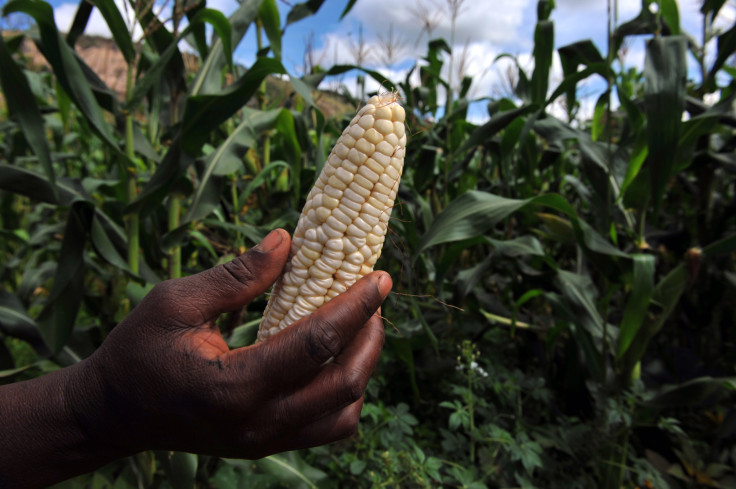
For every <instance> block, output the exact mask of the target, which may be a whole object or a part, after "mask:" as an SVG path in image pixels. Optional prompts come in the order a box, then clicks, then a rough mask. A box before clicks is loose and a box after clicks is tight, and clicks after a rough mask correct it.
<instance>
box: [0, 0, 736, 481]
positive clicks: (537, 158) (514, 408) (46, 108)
mask: <svg viewBox="0 0 736 489" xmlns="http://www.w3.org/2000/svg"><path fill="white" fill-rule="evenodd" d="M611 1H612V3H611V2H609V7H610V6H617V5H618V2H617V1H615V0H611ZM130 3H131V5H132V6H135V7H136V8H135V9H134V10H135V16H134V17H133V19H132V22H133V23H134V24H135V25H136V26H137V27H136V28H135V29H133V28H132V27H131V28H128V26H127V24H126V20H125V18H124V13H122V12H121V11H119V9H118V6H117V4H116V3H115V2H112V1H109V0H99V1H95V2H92V3H89V2H85V1H82V2H80V3H79V6H78V8H77V11H76V14H75V18H74V22H73V23H72V24H71V27H70V29H69V32H61V31H60V27H59V26H58V25H57V24H56V21H55V19H54V15H53V9H52V7H51V5H50V4H48V3H46V2H44V1H43V0H7V1H6V2H4V3H3V6H2V15H3V19H5V21H9V20H8V19H12V18H15V17H14V16H20V15H22V16H25V17H24V18H26V19H28V22H29V28H28V29H20V30H12V31H11V30H10V29H5V28H3V32H2V38H1V39H0V82H1V83H2V85H1V86H2V94H1V95H2V96H1V97H0V340H1V341H0V383H2V384H8V383H12V382H17V381H22V380H26V379H31V378H34V377H38V376H40V375H43V374H45V373H48V372H50V371H53V370H56V369H58V368H60V367H65V366H70V365H73V364H75V363H76V362H79V361H80V360H81V359H84V358H87V357H88V356H90V355H91V354H92V353H93V352H94V351H95V350H96V349H97V348H98V347H99V346H100V345H101V344H102V341H103V340H104V338H105V337H106V336H107V335H108V334H109V333H110V331H111V330H112V329H113V328H114V327H115V326H116V324H118V322H120V321H121V320H122V319H123V318H124V317H126V316H127V315H128V314H129V313H130V311H131V310H132V309H133V308H134V307H135V306H136V305H137V304H138V303H139V302H140V301H141V299H142V298H143V297H144V296H145V294H146V293H147V292H148V291H150V290H151V289H152V288H153V286H154V285H155V284H157V283H159V282H162V281H164V280H167V279H173V278H178V277H181V276H186V275H190V274H194V273H197V272H200V271H202V270H205V269H208V268H210V267H213V266H215V265H217V264H221V263H224V262H227V261H229V260H231V259H232V258H233V257H235V256H238V255H240V254H242V253H243V252H245V251H246V250H248V249H249V248H251V247H253V246H254V245H256V244H257V243H259V242H260V241H261V239H262V238H263V237H264V236H266V235H267V234H268V233H269V232H270V231H271V230H273V229H275V228H278V227H283V228H285V229H287V230H288V231H289V232H290V233H292V235H293V241H292V249H291V255H290V258H289V262H288V264H287V267H286V270H285V271H284V274H283V275H282V276H281V278H280V279H279V281H278V282H277V284H276V285H275V287H274V289H273V291H272V292H271V294H270V295H268V296H263V297H260V298H258V299H256V300H255V301H254V302H252V303H251V304H250V305H249V306H248V307H247V308H246V309H245V310H243V311H237V312H236V313H233V314H231V315H230V316H229V317H227V318H225V319H223V320H222V321H221V322H220V324H219V328H220V331H221V332H222V335H223V337H224V338H225V340H226V341H227V344H228V346H229V347H230V348H240V347H244V346H247V345H252V344H253V343H254V342H256V341H259V340H263V341H269V340H268V338H269V337H270V336H272V335H274V334H277V333H278V331H280V330H281V329H283V328H284V327H286V326H288V325H289V324H292V323H293V322H294V321H296V320H297V319H298V318H300V317H303V316H305V315H308V314H309V313H310V312H312V311H314V310H316V309H317V308H318V307H320V306H321V305H322V304H324V303H325V302H327V301H329V300H330V299H332V298H334V297H335V296H336V295H338V294H340V293H341V292H343V291H345V290H347V288H348V287H350V285H351V284H353V283H354V282H355V281H356V280H357V279H358V278H360V277H362V276H363V275H365V274H366V273H369V272H370V271H371V270H373V269H374V268H375V269H376V270H378V269H380V270H386V271H387V272H389V273H390V274H391V277H392V279H393V283H394V286H393V292H392V293H391V294H390V295H389V297H388V298H387V300H386V301H385V302H384V304H383V306H382V309H381V315H382V316H383V317H385V318H386V321H385V325H386V343H385V347H384V350H383V352H382V354H381V358H380V361H379V364H378V367H377V369H376V372H375V374H374V375H373V377H372V379H371V381H370V383H369V384H368V387H367V391H366V393H365V401H364V404H363V408H362V414H361V423H360V428H359V432H358V433H357V435H356V436H354V437H352V438H350V439H347V440H344V441H341V442H337V443H333V444H330V445H326V446H322V447H317V448H312V449H307V450H300V451H296V452H289V453H282V454H277V455H273V456H270V457H266V458H263V459H260V460H234V459H225V458H218V457H212V456H204V455H196V454H189V453H181V452H163V451H147V452H142V453H140V454H138V455H137V456H135V457H130V458H126V459H121V460H118V461H116V462H114V463H112V464H108V465H106V466H104V467H102V468H100V469H99V470H97V471H95V472H93V473H90V474H85V475H83V476H79V477H77V478H74V479H72V480H70V481H67V482H65V483H63V484H60V485H59V486H57V487H63V488H116V489H126V488H131V489H132V488H136V489H139V488H151V489H153V488H161V489H164V488H172V489H194V488H197V489H229V488H241V487H258V488H282V487H283V488H286V487H288V488H320V489H322V488H325V489H329V488H342V487H356V488H384V487H385V488H435V487H450V488H473V489H483V488H488V489H500V488H510V487H514V488H516V487H520V488H524V489H531V488H539V489H545V488H550V489H552V488H565V489H571V488H581V489H582V488H592V487H598V488H603V489H621V488H627V489H634V488H644V487H647V488H652V487H654V488H657V489H659V488H673V489H686V488H699V487H714V488H722V489H727V488H736V428H735V427H736V410H734V408H733V406H734V399H735V396H736V360H735V359H736V153H735V151H736V110H735V109H734V107H736V106H735V105H734V102H735V101H736V82H734V75H735V74H736V65H734V54H736V26H733V25H731V26H729V27H725V28H721V29H720V30H719V29H716V28H715V27H714V19H717V18H719V17H718V16H719V15H722V14H723V13H724V12H726V11H730V10H728V9H731V8H732V5H730V3H729V2H725V1H723V0H703V1H702V2H701V7H700V10H699V11H697V12H689V11H688V12H685V11H683V10H681V9H680V4H679V3H678V2H677V1H675V0H642V2H641V8H640V9H639V11H638V13H637V14H635V15H633V16H628V17H626V18H624V17H623V14H622V17H621V18H619V17H618V14H617V13H616V14H615V15H614V13H615V12H618V9H617V8H609V10H608V11H609V19H608V32H606V33H604V34H605V38H606V39H607V40H608V42H607V44H605V45H600V43H595V42H593V41H592V40H590V39H580V40H577V41H575V42H572V43H565V44H564V45H558V44H556V41H555V39H556V38H555V26H556V24H555V22H556V21H555V19H556V17H555V14H556V12H558V11H559V9H558V8H557V7H558V6H556V5H555V2H554V1H553V0H538V1H537V2H535V5H536V7H537V8H536V18H530V19H525V22H528V23H529V27H530V29H532V28H533V39H528V41H529V44H530V46H533V50H532V51H530V53H531V54H530V61H529V62H527V63H524V62H522V60H521V59H520V57H516V56H513V55H510V54H507V55H501V56H499V57H498V59H497V60H496V61H494V63H501V62H506V61H509V64H508V66H510V67H511V68H510V73H511V74H512V75H513V76H509V79H508V86H507V87H506V89H505V90H502V91H499V92H497V93H481V94H477V93H474V92H473V86H474V82H475V80H474V79H473V78H472V77H469V76H458V66H459V65H461V64H462V63H460V61H459V60H460V59H461V58H460V55H461V53H460V51H461V49H460V47H459V46H460V45H459V44H458V42H459V41H458V42H455V40H454V39H450V40H449V42H448V40H447V39H443V38H442V37H440V36H437V37H435V36H433V37H432V38H431V39H429V40H428V41H427V42H426V43H425V44H424V45H419V47H418V48H417V49H421V50H422V52H423V54H422V55H421V56H419V57H417V59H416V60H415V62H414V63H413V66H412V67H411V68H410V69H407V70H406V72H401V73H402V75H400V76H399V75H396V73H398V71H396V70H380V69H374V68H375V67H372V66H371V65H370V64H367V63H360V62H356V63H355V64H339V63H338V64H334V65H332V66H319V65H317V64H315V65H313V66H311V69H309V70H306V71H305V72H303V73H300V74H297V73H296V72H295V70H292V69H288V70H287V68H286V67H285V64H286V62H285V59H284V57H282V51H283V50H282V47H283V46H282V40H283V36H285V30H287V27H289V28H291V27H290V26H292V25H294V24H297V23H299V22H305V20H304V19H308V18H310V17H312V16H314V15H318V14H319V12H320V9H321V8H325V7H322V3H323V2H322V1H316V2H315V1H310V2H304V3H295V4H293V5H291V4H288V5H287V3H286V2H283V5H282V4H281V3H279V2H276V0H242V1H240V2H239V3H238V6H237V8H235V11H234V12H233V13H232V14H230V15H229V16H226V15H224V14H223V13H222V12H220V11H218V10H216V9H214V8H211V5H210V6H208V4H207V3H206V2H205V1H204V0H201V1H200V0H193V1H191V2H183V1H180V0H175V2H174V4H175V6H174V8H173V12H174V14H175V15H174V16H173V18H172V19H165V18H159V16H160V15H161V14H160V12H158V11H157V10H156V9H150V8H143V6H144V5H143V4H142V3H141V2H137V1H132V2H130ZM335 3H336V4H338V5H339V8H340V9H344V12H343V14H344V15H347V13H348V12H350V10H351V8H353V6H354V4H355V3H356V2H355V1H354V0H350V1H344V0H343V1H337V0H335ZM450 3H452V2H450ZM460 3H462V2H460ZM558 3H559V4H560V6H562V3H563V2H558ZM637 6H638V4H637ZM280 9H281V13H280ZM284 9H286V10H288V13H287V14H286V15H284V14H283V12H284V11H285V10H284ZM468 9H470V10H468V11H466V12H465V13H463V14H462V15H476V14H477V12H474V11H473V10H472V6H471V7H468ZM93 10H94V11H95V12H97V13H99V14H100V15H102V17H103V18H104V21H105V23H106V24H107V25H108V26H109V28H110V31H111V34H112V38H113V40H114V44H115V45H116V46H117V49H118V50H119V54H120V56H122V58H123V59H124V64H125V66H126V72H125V73H124V76H125V80H126V82H125V90H124V93H123V94H122V95H120V94H118V93H117V92H115V91H113V90H112V89H111V88H110V87H109V86H107V85H106V84H105V82H103V81H102V80H101V79H100V77H98V76H97V75H96V74H95V73H94V72H93V71H92V69H91V68H90V67H89V66H88V65H87V64H86V63H85V61H84V60H83V59H82V58H81V56H78V55H76V54H75V49H74V47H75V46H78V45H79V43H80V39H82V38H83V37H82V36H83V33H84V30H85V26H86V25H87V23H88V21H89V20H90V18H91V15H92V12H93ZM341 11H342V10H341ZM627 12H628V11H627ZM456 13H457V12H456ZM685 15H697V16H698V18H699V19H702V32H701V33H696V34H697V35H695V34H693V33H688V32H686V31H685V30H684V28H683V27H682V24H683V22H681V19H684V18H685V17H684V16H685ZM129 20H130V19H129ZM445 20H446V25H448V26H449V25H450V22H453V23H452V31H451V32H452V33H453V34H452V35H453V37H454V36H455V24H454V22H455V16H452V15H449V14H448V15H447V18H446V19H445ZM184 21H186V22H184ZM4 25H5V24H4ZM430 27H431V26H430ZM249 29H252V30H251V33H250V34H251V37H247V36H248V35H247V31H248V30H249ZM139 31H140V32H142V34H136V33H137V32H139ZM389 32H390V33H392V35H394V34H393V33H394V31H393V29H391V30H390V31H389ZM437 32H440V31H437ZM443 32H444V31H443ZM448 32H449V31H448ZM530 32H531V30H530ZM435 34H436V32H435ZM362 35H363V31H362V30H361V31H360V36H362ZM459 35H460V32H459V33H458V36H459ZM248 39H252V41H248V42H251V43H252V44H254V45H253V46H251V48H252V49H251V50H252V51H253V52H254V53H256V54H255V55H254V57H253V58H252V62H247V63H246V62H243V61H242V59H240V58H238V56H237V54H236V49H237V48H238V46H239V45H242V44H244V43H246V40H248ZM184 42H186V43H188V45H189V46H190V47H191V49H192V51H193V52H194V54H192V53H189V52H186V51H183V49H182V45H183V44H182V43H184ZM636 42H640V43H641V44H640V45H641V46H642V52H641V59H639V60H638V61H637V63H636V64H626V63H624V62H623V59H624V55H625V53H626V52H627V50H628V49H629V48H630V47H631V46H633V45H634V43H636ZM26 43H28V44H32V45H35V46H37V48H38V50H39V51H40V52H41V53H42V55H43V58H44V59H45V63H46V64H45V65H44V66H43V67H41V68H38V67H32V66H30V63H29V62H28V59H27V58H26V57H25V55H24V54H23V53H24V51H23V48H22V47H23V46H24V45H26ZM382 54H384V55H386V56H388V54H387V53H386V52H383V53H382ZM389 58H390V57H389ZM239 59H240V60H239ZM558 61H559V62H558ZM191 65H196V67H197V69H196V70H191V69H188V67H190V66H191ZM504 66H506V65H504ZM491 68H492V66H489V67H488V69H491ZM346 76H351V77H354V78H350V81H351V83H350V86H347V82H346V83H341V80H343V77H346ZM353 80H355V83H352V82H353ZM367 82H370V83H367ZM371 83H375V84H376V85H378V86H381V87H382V89H380V90H377V91H372V90H370V89H368V90H366V86H369V87H370V86H372V85H371ZM328 84H333V85H330V86H334V85H337V86H338V88H337V89H336V90H326V89H325V87H326V86H327V85H328ZM353 85H355V86H353ZM591 86H595V87H598V88H600V90H599V91H597V92H596V93H595V96H593V97H592V98H591V97H590V96H589V95H588V96H587V97H586V93H589V90H590V87H591ZM361 91H366V92H368V93H365V94H363V93H361ZM586 91H587V92H586ZM363 95H365V96H363ZM328 102H329V103H328ZM586 104H587V105H586ZM328 107H329V108H330V109H329V110H330V112H328ZM335 107H336V108H335ZM585 107H589V109H590V110H589V111H586V110H583V109H584V108H585ZM479 110H480V111H481V112H482V113H483V119H482V121H478V119H477V118H474V117H473V116H472V114H474V113H476V112H477V111H479ZM269 297H270V299H269Z"/></svg>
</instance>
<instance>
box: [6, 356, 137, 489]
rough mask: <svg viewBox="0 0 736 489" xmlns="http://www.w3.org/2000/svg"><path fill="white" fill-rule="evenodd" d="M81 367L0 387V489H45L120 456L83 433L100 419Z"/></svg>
mask: <svg viewBox="0 0 736 489" xmlns="http://www.w3.org/2000/svg"><path fill="white" fill-rule="evenodd" d="M85 367H86V365H85V362H82V363H79V364H77V365H74V366H71V367H67V368H65V369H61V370H58V371H56V372H52V373H50V374H47V375H44V376H43V377H39V378H37V379H33V380H29V381H25V382H19V383H15V384H10V385H5V386H0V489H6V488H7V489H12V488H21V487H22V488H33V487H45V486H47V485H50V484H53V483H55V482H59V481H61V480H64V479H67V478H69V477H72V476H75V475H78V474H82V473H85V472H88V471H91V470H93V469H95V468H96V467H99V466H101V465H103V464H105V463H107V462H109V461H112V460H114V459H116V458H118V457H120V456H124V455H126V454H125V453H123V452H124V451H123V450H122V449H121V448H119V447H116V446H113V445H110V444H107V443H104V442H103V441H102V440H100V439H99V436H95V435H93V431H92V430H90V429H89V427H90V426H92V424H91V423H100V422H102V421H103V420H104V418H105V417H106V415H105V413H104V410H103V409H102V406H101V403H100V399H101V397H100V396H99V395H98V393H99V392H100V389H98V388H97V386H96V385H94V384H96V381H95V380H94V379H91V378H89V376H88V375H86V372H85ZM90 384H93V385H90ZM107 422H108V423H110V424H113V423H114V422H115V420H112V419H107Z"/></svg>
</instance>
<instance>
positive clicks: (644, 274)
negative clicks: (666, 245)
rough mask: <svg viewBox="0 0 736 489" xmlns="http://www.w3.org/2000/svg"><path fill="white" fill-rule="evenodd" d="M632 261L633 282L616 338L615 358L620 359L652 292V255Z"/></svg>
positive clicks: (639, 256)
mask: <svg viewBox="0 0 736 489" xmlns="http://www.w3.org/2000/svg"><path fill="white" fill-rule="evenodd" d="M632 259H633V266H634V270H633V282H632V284H631V292H630V293H629V299H628V301H627V302H626V308H625V309H624V317H623V319H622V320H621V327H620V330H619V337H618V349H617V351H616V358H617V359H620V358H621V357H622V356H623V354H624V353H626V350H627V349H628V348H629V346H630V345H631V342H632V341H633V340H634V337H635V336H636V334H637V332H638V331H639V328H640V327H641V325H642V323H643V321H644V318H645V315H646V313H647V309H648V307H649V300H650V299H651V297H652V292H653V290H654V257H653V256H652V255H632Z"/></svg>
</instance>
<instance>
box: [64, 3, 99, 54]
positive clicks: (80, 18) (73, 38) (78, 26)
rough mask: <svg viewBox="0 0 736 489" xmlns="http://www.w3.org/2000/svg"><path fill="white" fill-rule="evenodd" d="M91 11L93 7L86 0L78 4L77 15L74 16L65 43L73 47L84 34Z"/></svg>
mask: <svg viewBox="0 0 736 489" xmlns="http://www.w3.org/2000/svg"><path fill="white" fill-rule="evenodd" d="M93 9H94V5H92V3H90V2H89V1H88V0H82V1H81V2H79V5H78V6H77V13H75V14H74V21H73V22H72V26H71V27H70V28H69V32H68V33H67V35H66V43H67V44H68V45H70V46H72V47H73V46H74V45H75V44H76V43H77V39H78V38H79V36H81V35H82V34H83V33H84V30H85V29H86V28H87V23H88V22H89V18H90V16H91V15H92V10H93Z"/></svg>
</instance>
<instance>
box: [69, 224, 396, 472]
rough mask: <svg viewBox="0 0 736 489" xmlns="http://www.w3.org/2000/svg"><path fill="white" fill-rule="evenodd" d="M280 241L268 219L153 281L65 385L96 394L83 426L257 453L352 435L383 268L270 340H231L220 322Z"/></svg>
mask: <svg viewBox="0 0 736 489" xmlns="http://www.w3.org/2000/svg"><path fill="white" fill-rule="evenodd" d="M289 248H290V239H289V236H288V234H287V233H286V232H285V231H283V230H277V231H274V232H272V233H271V234H269V235H268V236H267V237H266V238H265V239H264V240H263V242H262V243H261V244H260V245H259V246H258V247H256V248H254V249H252V250H251V251H249V252H248V253H246V254H244V255H242V256H240V257H238V258H236V259H234V260H233V261H231V262H230V263H227V264H225V265H221V266H218V267H215V268H212V269H210V270H206V271H204V272H202V273H199V274H197V275H193V276H190V277H186V278H182V279H177V280H170V281H167V282H163V283H161V284H159V285H157V286H156V287H154V289H153V290H152V291H151V292H150V293H149V294H148V295H147V296H146V297H145V299H144V300H143V301H142V302H141V303H140V304H139V305H138V307H136V308H135V309H134V310H133V311H132V312H131V313H130V315H129V316H128V317H126V318H125V319H124V320H123V321H122V322H121V323H120V324H119V325H118V326H117V327H116V328H115V329H114V330H113V331H112V332H111V333H110V334H109V335H108V337H107V339H106V340H105V342H104V343H103V345H102V346H101V347H100V348H99V349H98V350H97V351H96V352H95V354H94V355H92V356H91V357H90V358H89V359H88V360H87V361H86V362H85V363H86V366H85V368H84V370H83V375H81V376H80V380H79V381H77V382H73V383H72V384H71V390H72V391H73V392H72V393H71V397H75V396H74V392H76V393H78V394H79V395H86V394H88V393H90V392H94V393H96V394H94V395H91V396H88V401H87V402H88V404H90V405H91V406H92V407H93V408H92V409H87V410H86V411H85V414H84V416H81V415H80V416H78V421H79V422H80V424H81V425H82V427H83V429H84V430H85V431H86V432H87V433H88V435H89V436H90V437H91V438H93V439H97V440H98V441H99V443H100V444H103V445H107V446H109V447H110V448H111V449H113V450H115V451H117V452H119V453H128V454H130V453H135V452H138V451H141V450H145V449H167V450H181V451H188V452H194V453H207V454H212V455H219V456H225V457H238V458H259V457H263V456H266V455H269V454H272V453H276V452H280V451H285V450H293V449H298V448H304V447H309V446H315V445H320V444H324V443H328V442H331V441H335V440H338V439H342V438H345V437H347V436H350V435H351V434H353V433H354V432H355V431H356V429H357V424H358V419H359V416H360V409H361V406H362V402H363V397H362V396H363V391H364V389H365V387H366V385H367V383H368V380H369V378H370V375H371V373H372V372H373V370H374V369H375V366H376V363H377V362H378V357H379V354H380V351H381V348H382V346H383V341H384V332H383V324H382V321H381V319H380V317H379V316H378V315H376V314H375V313H376V312H377V310H379V306H380V304H381V302H382V301H383V299H384V298H385V297H386V295H388V292H389V290H390V288H391V280H390V278H389V277H388V275H387V274H386V273H385V272H374V273H372V274H370V275H368V276H366V277H365V278H363V279H362V280H360V281H359V282H358V283H356V284H355V285H354V286H353V287H351V288H350V289H349V290H348V291H347V292H346V293H344V294H342V295H340V296H338V297H337V298H335V299H333V300H332V301H330V302H329V303H328V304H326V305H324V306H323V307H321V308H320V309H319V310H318V311H316V312H315V313H314V314H312V315H310V316H309V317H307V318H304V319H302V320H301V321H299V322H297V323H295V324H294V325H292V326H290V327H289V328H287V329H286V330H284V331H282V332H281V333H279V334H278V335H276V336H274V337H273V338H271V339H269V340H268V341H265V342H262V343H258V344H256V345H253V346H249V347H244V348H239V349H236V350H232V351H231V350H230V349H229V348H228V346H227V344H226V343H225V341H224V340H223V338H222V336H221V335H220V332H219V330H218V328H217V325H216V320H217V318H218V316H219V315H220V314H222V313H225V312H229V311H234V310H237V309H239V308H241V307H243V306H244V305H245V304H247V303H248V302H250V301H251V300H252V299H253V298H254V297H256V296H258V295H260V294H262V293H264V292H265V291H266V290H267V288H268V287H269V286H270V285H271V284H272V283H273V282H274V281H275V280H276V278H277V277H278V276H279V275H280V273H281V271H282V269H283V267H284V263H285V261H286V259H287V256H288V253H289ZM333 357H334V361H332V362H329V363H326V362H327V361H328V360H329V359H330V358H333ZM111 420H112V421H111Z"/></svg>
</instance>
